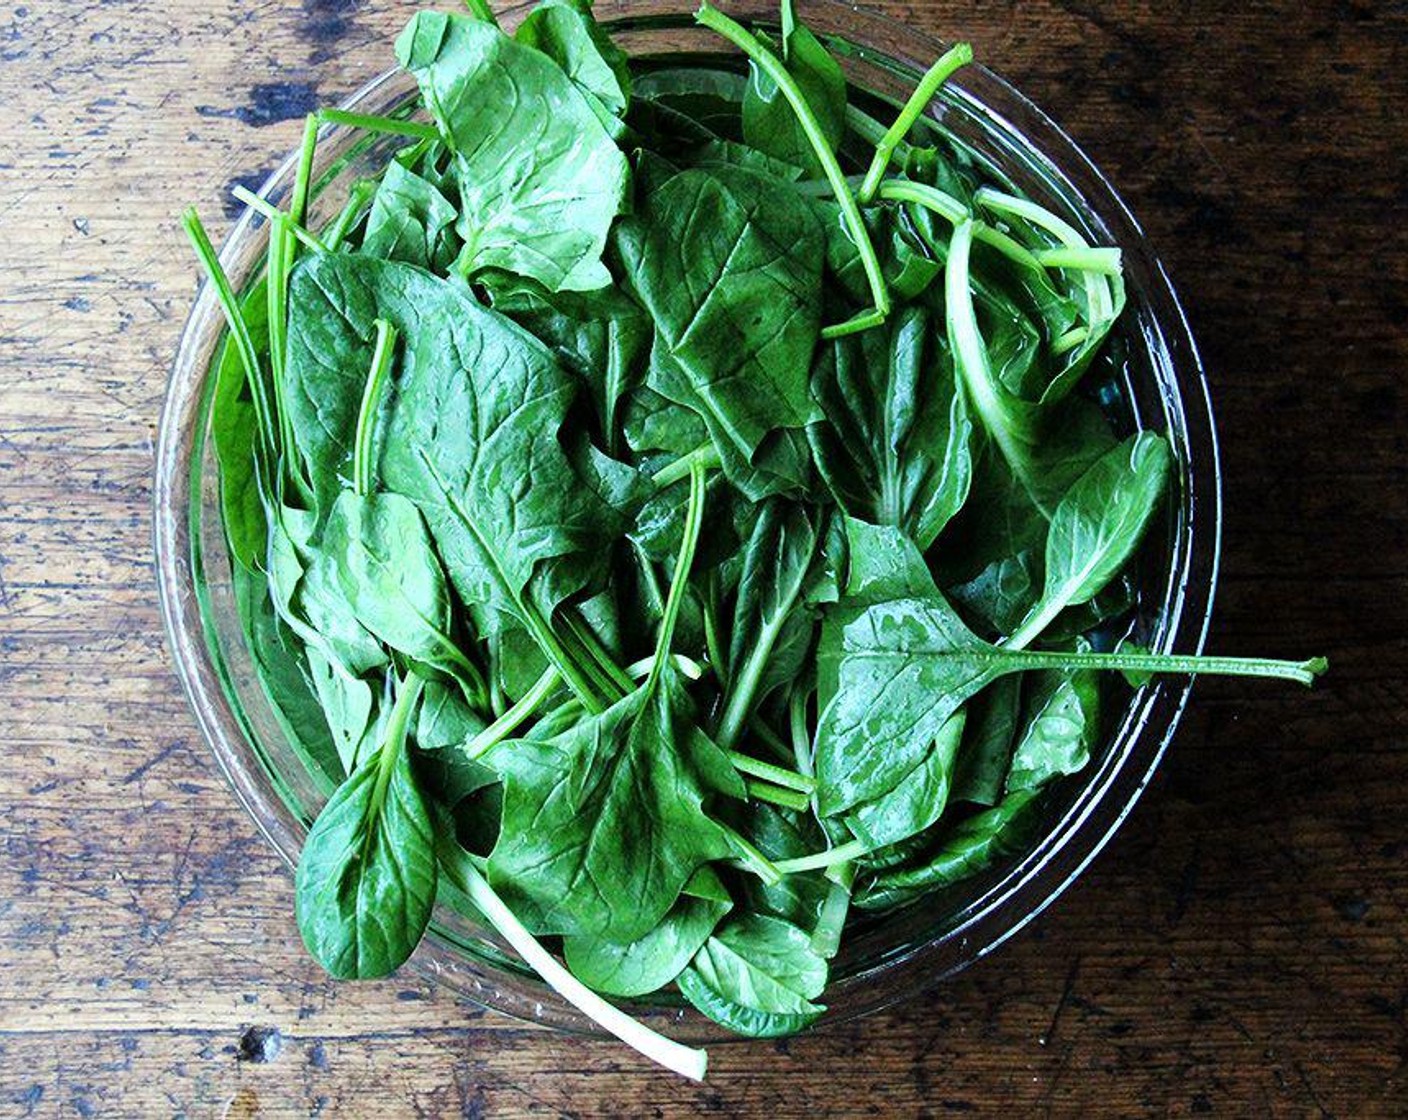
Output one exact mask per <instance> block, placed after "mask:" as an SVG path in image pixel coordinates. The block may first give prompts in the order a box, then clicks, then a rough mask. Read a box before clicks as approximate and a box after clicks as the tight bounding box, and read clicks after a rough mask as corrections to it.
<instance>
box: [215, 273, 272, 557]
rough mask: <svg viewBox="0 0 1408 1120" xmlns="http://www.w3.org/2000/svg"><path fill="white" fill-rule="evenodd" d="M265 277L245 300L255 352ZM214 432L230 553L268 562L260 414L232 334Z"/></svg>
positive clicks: (260, 347)
mask: <svg viewBox="0 0 1408 1120" xmlns="http://www.w3.org/2000/svg"><path fill="white" fill-rule="evenodd" d="M265 288H266V286H265V285H264V284H263V283H260V284H256V285H255V286H254V287H253V288H251V289H250V291H249V294H248V295H246V296H245V297H244V299H243V300H242V301H241V304H240V306H241V308H242V310H243V313H244V322H245V326H246V327H247V328H248V330H249V335H250V339H251V341H252V342H253V344H254V346H255V348H256V350H257V352H260V353H262V352H264V351H265V350H266V349H267V348H268V337H269V327H268V323H267V322H266V316H267V314H268V299H267V293H266V290H265ZM210 438H211V442H212V443H213V444H214V446H215V457H216V461H217V463H218V464H219V467H220V520H221V522H222V524H223V525H224V528H225V539H226V541H228V542H229V546H230V554H231V556H233V557H234V559H235V561H236V562H237V563H238V564H240V565H242V566H243V567H245V568H247V569H249V570H251V571H253V570H255V569H259V568H262V567H263V565H264V557H265V553H266V552H267V550H268V525H267V524H266V522H265V518H264V499H263V488H262V487H261V485H260V481H259V476H258V467H257V462H258V460H257V454H258V448H259V439H260V435H259V419H258V415H257V412H256V410H255V407H254V401H253V400H252V399H251V397H250V389H249V387H248V386H247V385H246V384H245V369H244V360H243V358H242V357H241V355H240V348H239V345H238V344H237V343H236V341H235V338H234V336H233V335H226V337H225V341H224V343H223V344H222V346H221V348H220V355H219V357H218V358H217V360H216V366H215V400H214V401H213V402H212V403H211V406H210Z"/></svg>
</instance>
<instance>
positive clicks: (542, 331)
mask: <svg viewBox="0 0 1408 1120" xmlns="http://www.w3.org/2000/svg"><path fill="white" fill-rule="evenodd" d="M491 291H492V293H493V305H494V310H495V311H498V312H500V313H502V314H504V315H507V316H508V317H509V318H510V319H512V320H513V321H514V322H515V323H517V324H518V325H519V326H521V327H523V328H524V329H526V330H527V331H529V332H530V333H531V334H533V335H534V336H535V337H537V338H538V339H540V340H541V341H542V342H544V343H546V344H547V346H548V348H549V349H551V350H552V352H553V356H554V357H555V358H557V360H558V362H559V363H561V365H562V367H563V368H564V369H566V370H568V371H570V372H571V373H573V374H575V375H576V376H577V377H578V378H580V379H581V381H582V383H583V384H584V385H585V386H586V387H587V390H588V392H589V393H590V394H591V400H592V404H593V405H594V407H595V411H596V420H597V426H598V428H599V430H600V431H601V432H602V437H603V447H604V448H605V450H606V451H607V452H608V453H609V454H611V455H618V454H620V453H621V451H622V424H623V422H624V421H623V411H624V408H625V406H626V404H627V400H628V395H629V394H630V392H631V391H632V390H633V389H635V388H636V387H637V386H638V385H639V384H640V382H641V381H642V380H643V379H644V376H645V367H646V365H647V363H648V362H649V358H650V348H651V344H652V342H653V340H654V334H655V328H654V325H653V324H652V323H651V321H650V316H649V315H647V314H646V313H645V311H644V309H643V308H641V306H640V305H639V304H638V303H636V302H635V301H634V300H633V299H631V298H630V297H629V296H628V295H626V294H625V293H624V292H622V291H620V290H619V289H617V288H603V289H601V290H600V291H596V292H549V291H547V290H546V289H545V288H543V287H542V286H541V285H538V284H534V283H532V282H531V281H519V282H518V283H516V284H503V283H500V282H497V281H496V282H494V283H493V284H492V286H491ZM702 438H703V437H702V434H700V435H694V436H692V437H689V436H687V437H685V438H684V441H683V446H681V447H680V448H679V451H680V453H681V454H683V453H684V451H686V450H690V449H693V448H694V447H697V446H698V445H699V443H700V442H701V440H702ZM691 440H692V441H691ZM658 446H662V447H663V446H669V445H668V444H660V445H658Z"/></svg>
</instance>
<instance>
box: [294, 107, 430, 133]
mask: <svg viewBox="0 0 1408 1120" xmlns="http://www.w3.org/2000/svg"><path fill="white" fill-rule="evenodd" d="M318 119H319V120H322V121H325V122H327V123H328V124H341V125H347V126H348V127H350V128H364V129H366V130H367V131H368V132H386V133H390V134H391V135H392V136H409V137H412V138H414V139H416V140H439V139H440V130H439V129H438V128H436V127H435V126H434V125H433V124H425V123H423V122H421V121H399V120H396V119H395V118H394V117H375V116H371V115H369V114H367V113H352V112H348V111H347V110H346V109H319V110H318Z"/></svg>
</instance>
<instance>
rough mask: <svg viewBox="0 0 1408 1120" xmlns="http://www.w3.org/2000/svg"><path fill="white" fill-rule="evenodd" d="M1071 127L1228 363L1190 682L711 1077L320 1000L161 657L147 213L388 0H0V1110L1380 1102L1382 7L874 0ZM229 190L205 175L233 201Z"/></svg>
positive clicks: (1157, 1108)
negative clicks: (1045, 839) (1041, 835)
mask: <svg viewBox="0 0 1408 1120" xmlns="http://www.w3.org/2000/svg"><path fill="white" fill-rule="evenodd" d="M885 6H886V7H887V8H889V10H891V11H892V12H893V13H894V14H896V15H898V16H900V17H902V18H905V19H909V20H912V21H913V22H914V23H915V25H917V26H923V27H925V28H926V29H930V30H932V31H935V32H937V33H940V34H943V35H946V36H948V37H950V38H956V37H959V36H962V37H970V38H972V40H973V41H974V42H975V44H976V46H977V49H978V52H979V55H980V57H981V58H983V59H985V60H989V61H990V62H991V63H992V64H993V65H994V66H996V67H997V68H998V69H999V70H1001V71H1003V72H1004V73H1005V74H1007V75H1008V76H1009V77H1010V78H1012V79H1014V80H1015V81H1016V82H1017V84H1018V85H1019V86H1020V87H1022V88H1023V89H1025V90H1026V91H1028V92H1029V93H1031V94H1032V95H1033V96H1035V98H1036V99H1037V100H1038V101H1040V102H1041V103H1042V104H1044V105H1045V106H1046V107H1047V108H1048V109H1049V110H1050V111H1051V112H1052V113H1053V114H1054V115H1055V116H1056V117H1057V119H1059V120H1061V121H1062V122H1063V123H1064V124H1065V125H1066V126H1067V127H1068V128H1069V129H1070V130H1071V131H1072V132H1073V133H1074V135H1075V136H1076V137H1077V138H1078V139H1079V140H1080V142H1081V143H1082V144H1084V145H1085V146H1086V148H1087V150H1089V151H1090V152H1091V153H1092V154H1093V155H1094V157H1095V158H1096V160H1097V161H1098V162H1099V163H1100V164H1101V165H1102V166H1103V167H1104V168H1105V170H1106V171H1107V172H1109V173H1110V174H1111V176H1112V177H1113V178H1114V180H1115V181H1116V182H1117V183H1118V184H1119V185H1120V186H1121V188H1122V189H1123V190H1124V192H1125V195H1126V197H1127V198H1128V199H1129V200H1130V202H1131V204H1132V205H1133V207H1134V208H1135V210H1136V211H1137V212H1138V213H1139V214H1140V215H1141V216H1142V217H1143V219H1144V221H1145V223H1146V224H1147V227H1148V229H1149V232H1150V234H1151V235H1152V237H1153V240H1154V242H1155V244H1156V245H1157V246H1158V247H1159V248H1160V250H1161V251H1162V253H1163V255H1164V257H1165V259H1166V261H1167V262H1168V264H1169V266H1170V269H1171V271H1172V273H1173V275H1174V277H1175V279H1176V281H1177V282H1178V284H1179V285H1180V288H1181V291H1182V293H1183V295H1184V297H1185V299H1186V302H1187V305H1188V309H1189V312H1190V315H1191V316H1192V319H1193V322H1194V325H1195V328H1196V330H1197V333H1198V335H1199V338H1200V339H1201V341H1202V344H1203V347H1204V350H1205V354H1206V357H1207V360H1208V364H1209V367H1210V369H1211V371H1212V379H1213V384H1214V387H1215V394H1216V403H1217V407H1218V415H1219V418H1220V423H1221V434H1222V440H1223V448H1224V451H1225V464H1226V474H1227V499H1228V500H1227V533H1226V546H1225V562H1224V568H1223V572H1224V574H1223V579H1222V590H1221V595H1220V602H1219V612H1218V619H1217V623H1216V626H1215V630H1214V634H1213V639H1212V646H1213V648H1215V649H1218V650H1221V651H1224V652H1242V653H1265V654H1272V655H1277V654H1279V655H1283V656H1302V655H1307V654H1311V653H1320V652H1325V653H1328V654H1330V656H1331V659H1332V661H1333V672H1332V674H1331V675H1330V677H1329V678H1328V679H1327V680H1326V681H1325V682H1324V685H1323V687H1321V688H1318V689H1317V690H1315V691H1313V692H1301V691H1299V690H1296V689H1294V688H1291V687H1289V686H1277V685H1274V684H1251V683H1247V684H1235V683H1234V684H1223V683H1214V682H1206V683H1204V684H1200V685H1199V686H1198V688H1197V690H1196V692H1195V701H1194V707H1193V711H1192V713H1191V715H1190V716H1189V718H1188V720H1187V721H1186V723H1185V725H1184V728H1183V730H1182V732H1181V734H1180V735H1179V738H1178V741H1177V743H1176V746H1175V749H1174V750H1173V752H1172V753H1171V755H1170V756H1169V758H1168V761H1167V763H1166V764H1165V766H1164V767H1163V770H1162V772H1161V774H1160V776H1159V778H1158V780H1157V781H1156V782H1155V783H1154V786H1153V788H1152V789H1151V790H1150V791H1149V792H1148V794H1147V795H1146V796H1145V799H1144V801H1143V802H1142V803H1141V804H1140V806H1139V809H1138V811H1137V812H1136V813H1135V814H1134V817H1133V819H1132V820H1131V821H1130V822H1129V824H1128V826H1127V827H1126V828H1125V830H1124V831H1123V832H1122V833H1121V834H1120V836H1119V838H1118V839H1117V840H1116V842H1115V843H1114V844H1113V845H1112V846H1111V848H1110V849H1109V850H1108V851H1107V852H1106V853H1105V855H1104V856H1103V857H1102V858H1101V859H1100V860H1099V861H1098V862H1097V864H1096V865H1095V867H1094V868H1093V869H1092V870H1091V871H1090V872H1089V873H1088V874H1087V875H1086V876H1085V878H1084V879H1083V880H1082V881H1081V882H1080V883H1079V884H1078V885H1077V886H1076V887H1075V888H1074V889H1073V890H1072V891H1070V893H1069V894H1068V895H1067V896H1066V897H1064V898H1063V899H1062V900H1061V901H1060V903H1059V904H1058V905H1057V906H1056V907H1055V908H1054V909H1053V910H1052V911H1051V912H1050V913H1049V914H1047V915H1046V916H1045V917H1043V918H1042V919H1041V920H1040V921H1038V922H1037V923H1036V924H1035V925H1034V926H1033V927H1031V928H1030V929H1028V930H1027V931H1026V932H1025V933H1023V934H1022V935H1020V936H1019V937H1018V938H1017V939H1016V940H1015V942H1014V943H1012V944H1011V945H1009V946H1008V947H1007V948H1005V949H1004V950H1002V951H1001V952H1000V953H999V954H998V955H997V956H996V957H994V958H991V959H989V960H988V961H986V962H984V963H982V964H981V965H979V966H977V967H975V968H973V969H971V970H970V971H969V972H968V973H967V974H965V975H964V976H962V977H961V978H960V979H958V980H957V981H955V982H953V983H950V984H948V985H947V986H945V987H943V988H942V989H941V990H939V991H937V992H935V993H933V994H932V995H929V996H927V997H925V998H922V999H920V1000H917V1001H915V1002H913V1003H911V1004H909V1005H908V1006H905V1007H903V1008H901V1009H899V1010H897V1011H895V1012H893V1013H890V1014H885V1015H881V1016H879V1017H876V1018H873V1019H870V1020H868V1021H865V1022H862V1023H857V1024H852V1025H846V1026H841V1027H838V1028H834V1029H831V1030H828V1031H824V1032H822V1033H820V1034H818V1035H816V1036H815V1037H810V1038H805V1039H800V1040H795V1041H792V1042H783V1043H778V1044H775V1045H774V1044H758V1045H745V1046H737V1047H731V1048H725V1049H721V1050H719V1051H717V1053H716V1054H715V1064H714V1073H713V1076H712V1078H711V1080H710V1081H709V1082H708V1083H707V1084H706V1085H704V1086H703V1087H696V1086H693V1085H690V1084H685V1083H682V1082H680V1081H676V1080H673V1079H670V1078H668V1077H666V1076H663V1075H659V1074H657V1073H655V1072H654V1071H652V1070H651V1069H649V1068H647V1066H646V1065H645V1063H644V1062H643V1061H641V1060H639V1059H637V1058H636V1057H635V1056H634V1055H633V1054H632V1053H630V1052H629V1051H626V1050H624V1049H623V1048H622V1047H620V1046H617V1045H611V1044H605V1043H586V1042H579V1041H575V1040H571V1039H565V1038H561V1037H553V1036H551V1035H549V1034H546V1033H543V1032H540V1031H537V1030H533V1029H529V1028H525V1027H522V1026H519V1025H516V1024H514V1023H512V1022H509V1021H507V1020H505V1019H502V1018H500V1017H498V1016H496V1015H494V1014H486V1013H484V1012H482V1011H479V1010H477V1009H476V1008H474V1007H472V1006H469V1005H467V1004H465V1003H461V1002H457V1001H456V1000H455V999H453V998H451V997H449V996H448V995H446V994H445V993H444V992H441V991H437V990H436V989H435V988H434V987H432V986H430V985H429V984H427V983H425V982H424V981H422V980H421V979H420V978H418V977H417V976H415V975H410V974H408V975H405V976H402V977H399V978H397V979H393V980H390V981H387V982H384V983H372V984H362V985H355V986H353V985H336V984H333V983H330V982H328V981H327V980H325V979H324V977H323V976H322V975H321V974H320V973H319V972H318V970H317V969H316V968H315V967H314V966H313V965H312V964H311V963H309V961H308V960H307V959H306V958H305V957H304V955H303V953H302V951H301V949H300V947H299V945H298V938H297V934H296V932H295V930H294V925H293V917H292V895H291V891H290V881H289V876H288V875H287V874H286V873H285V871H284V869H283V867H282V866H281V865H280V864H279V863H278V862H277V861H276V859H275V858H274V856H273V855H272V854H271V852H270V851H269V850H268V849H267V848H266V846H265V844H264V843H263V841H262V840H261V839H260V838H259V836H258V835H257V834H256V832H255V829H254V827H253V825H252V824H251V823H250V822H249V821H248V820H246V819H245V818H244V817H243V816H242V815H241V812H240V811H239V810H238V809H237V808H236V805H235V803H234V800H233V798H232V797H231V796H230V794H229V792H228V791H227V789H226V788H225V786H224V785H223V783H222V781H221V779H220V778H219V777H218V775H217V774H216V772H215V768H214V766H213V765H212V762H211V760H210V758H209V757H208V756H207V754H206V750H205V748H204V746H203V744H202V743H201V741H200V739H199V737H198V735H197V733H196V729H195V726H194V724H193V722H192V719H191V717H190V715H189V714H188V712H187V709H186V705H185V702H184V700H183V698H182V696H181V694H180V692H179V690H178V688H177V684H176V681H175V679H174V677H173V674H172V671H171V669H170V666H169V664H168V658H167V655H166V652H165V649H164V647H163V642H162V636H161V633H160V629H159V624H158V618H157V610H156V603H155V596H154V591H153V586H152V584H153V581H152V563H151V556H150V548H149V543H148V502H149V497H150V486H151V482H150V475H151V470H152V445H153V437H154V430H155V423H156V417H157V412H158V407H159V404H160V400H161V395H162V390H163V386H164V382H165V377H166V370H167V365H168V362H169V361H170V358H171V355H172V351H173V347H174V345H175V341H176V337H177V333H178V330H179V327H180V324H181V320H182V318H183V316H184V314H185V312H186V309H187V307H188V304H189V302H190V299H191V295H192V293H193V291H194V287H195V281H196V269H195V267H194V265H193V263H192V260H191V256H190V254H189V252H188V251H187V248H186V246H185V244H184V243H183V241H182V238H181V236H180V232H179V229H178V226H177V222H176V215H177V213H178V212H179V210H180V208H181V207H182V206H183V205H185V204H186V203H187V202H189V201H197V202H199V203H200V204H201V206H202V209H203V211H204V212H205V213H206V215H207V216H208V217H209V218H212V219H214V224H216V225H217V226H220V225H223V222H222V221H221V201H220V200H221V199H224V198H226V197H227V195H228V190H229V188H230V187H231V186H232V185H234V184H236V183H257V182H258V181H259V180H261V179H262V178H263V177H264V175H265V173H266V172H267V171H268V170H269V168H270V167H271V166H272V165H273V164H274V163H275V161H276V160H278V159H279V158H280V157H281V155H282V154H283V153H284V152H285V151H287V150H288V149H289V148H290V147H292V145H293V143H294V141H295V137H296V135H297V133H298V131H299V128H300V122H299V121H298V120H297V119H295V118H297V117H298V116H299V115H301V114H302V113H303V112H305V111H306V110H308V109H309V108H311V107H312V106H314V105H317V104H320V103H324V102H329V101H334V100H337V99H339V98H341V97H343V96H345V95H346V94H347V93H349V92H350V91H351V90H353V89H354V88H355V87H357V86H358V85H359V84H361V82H362V81H363V80H364V79H365V78H366V77H367V76H369V75H370V74H372V73H373V72H374V71H376V70H379V69H381V68H383V67H384V66H386V65H387V64H388V62H389V55H390V51H389V41H390V37H391V35H392V34H393V33H394V32H395V30H396V29H397V28H398V27H399V26H400V24H401V23H402V22H403V20H404V19H405V18H406V15H407V12H408V10H409V8H410V6H409V5H403V4H386V3H373V2H370V0H364V2H362V3H352V2H348V3H342V2H338V0H303V2H302V3H301V4H300V3H293V2H284V3H267V4H248V3H236V2H233V0H180V2H179V3H155V2H152V0H130V2H122V3H119V2H116V0H101V2H100V0H47V2H44V3H39V2H30V3H28V4H22V5H19V6H16V5H14V4H7V5H5V6H4V8H3V9H0V83H2V84H0V89H3V91H4V95H3V99H0V100H2V101H3V105H4V110H3V113H0V743H3V749H0V853H3V855H0V1115H3V1116H28V1115H33V1116H80V1117H88V1116H125V1115H130V1116H160V1115H181V1116H192V1117H196V1116H230V1117H251V1116H255V1115H259V1116H283V1115H304V1114H308V1115H315V1114H328V1115H331V1114H341V1115H347V1116H359V1115H361V1116H365V1115H386V1116H400V1115H412V1114H414V1115H424V1116H441V1115H456V1114H462V1115H464V1116H484V1115H517V1114H527V1113H534V1114H557V1113H561V1114H564V1115H582V1116H589V1115H600V1114H617V1115H632V1116H634V1115H664V1114H667V1113H669V1114H682V1113H686V1112H690V1111H694V1110H702V1111H710V1112H718V1113H723V1114H727V1115H737V1116H751V1115H757V1114H765V1115H769V1116H772V1117H784V1116H809V1117H817V1116H821V1115H826V1114H838V1115H839V1114H843V1113H852V1112H854V1113H858V1114H860V1113H872V1114H883V1115H890V1114H893V1115H921V1114H922V1115H932V1114H939V1113H946V1112H965V1111H979V1112H991V1113H1005V1114H1007V1115H1015V1116H1023V1115H1027V1114H1029V1113H1030V1112H1036V1111H1049V1112H1056V1113H1061V1114H1069V1113H1077V1112H1079V1113H1085V1114H1092V1113H1108V1114H1121V1115H1144V1114H1155V1113H1158V1114H1185V1113H1200V1112H1213V1113H1220V1114H1223V1115H1229V1116H1246V1115H1286V1116H1300V1115H1310V1116H1314V1115H1323V1116H1329V1115H1332V1114H1333V1115H1341V1116H1366V1115H1374V1114H1382V1115H1390V1114H1397V1115H1403V1114H1404V1110H1405V1108H1408V1103H1406V1102H1408V1098H1405V1091H1408V1085H1405V1065H1408V948H1406V947H1405V937H1408V922H1405V913H1404V911H1405V906H1408V873H1405V871H1404V861H1405V856H1408V827H1405V811H1408V752H1405V749H1404V739H1405V736H1406V735H1408V682H1406V681H1405V668H1408V659H1405V651H1406V650H1408V642H1406V641H1405V633H1408V585H1406V584H1405V573H1408V487H1405V481H1408V470H1405V467H1408V457H1406V456H1405V432H1408V411H1405V410H1408V381H1405V377H1406V376H1408V373H1406V372H1405V371H1408V343H1405V328H1408V239H1405V237H1404V232H1403V230H1404V222H1405V219H1408V155H1405V153H1408V130H1405V127H1404V123H1403V122H1404V114H1405V113H1408V99H1405V97H1404V94H1405V92H1408V13H1405V8H1404V5H1402V4H1390V3H1373V2H1371V0H1340V2H1333V3H1332V2H1330V0H1303V2H1290V0H1287V2H1283V3H1275V4H1273V3H1252V4H1246V5H1224V4H1221V3H1214V2H1211V0H1187V2H1184V3H1180V4H1154V3H1144V2H1140V3H1129V4H1113V3H1109V4H1101V3H1094V2H1089V0H1067V2H1064V3H1052V2H1046V0H1028V2H1023V3H1017V2H1013V0H1008V2H1005V3H996V4H987V5H976V4H962V5H960V4H944V3H932V2H928V3H920V4H913V5H910V4H905V3H899V2H895V3H889V4H887V5H885ZM232 212H233V211H232V209H231V208H230V207H229V206H228V205H226V208H225V211H224V215H225V218H228V217H229V215H230V214H231V213H232Z"/></svg>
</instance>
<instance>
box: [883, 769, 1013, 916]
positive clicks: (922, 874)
mask: <svg viewBox="0 0 1408 1120" xmlns="http://www.w3.org/2000/svg"><path fill="white" fill-rule="evenodd" d="M1038 806H1039V802H1038V801H1037V795H1036V794H1034V793H1031V792H1021V793H1012V794H1008V795H1007V796H1006V797H1005V798H1003V800H1002V803H1001V804H1000V805H998V806H997V807H996V808H993V809H989V810H987V811H986V812H983V813H978V814H977V815H976V816H972V817H969V818H968V819H967V820H965V821H963V822H962V823H961V824H958V825H955V826H954V827H953V828H952V829H950V830H949V831H948V833H947V834H946V835H945V836H944V837H943V838H942V839H941V840H940V841H939V842H938V845H937V847H936V848H935V849H934V850H933V851H932V852H931V853H930V854H929V855H928V856H927V857H925V858H924V859H922V860H921V861H920V862H919V863H918V864H917V865H914V866H909V867H901V868H895V869H891V870H888V871H884V872H881V873H880V874H879V875H877V876H875V878H874V879H872V880H871V881H869V882H868V883H866V884H865V885H863V886H862V887H861V888H860V890H859V891H858V892H857V893H856V895H855V902H856V905H857V906H860V907H861V908H862V909H866V910H888V909H891V908H893V907H895V906H901V905H903V904H904V903H906V902H911V901H913V900H914V899H915V898H917V897H919V896H920V895H923V894H926V893H927V892H929V891H932V890H937V889H938V888H940V887H946V886H951V885H953V884H954V883H958V882H962V881H963V880H964V879H969V878H972V877H973V876H974V875H978V874H981V873H982V872H984V871H987V870H989V869H990V868H992V867H994V866H996V865H997V863H998V862H999V861H1000V860H1002V859H1003V858H1005V857H1007V856H1010V855H1013V854H1014V853H1016V852H1019V851H1021V850H1022V849H1023V848H1024V847H1026V845H1027V844H1028V843H1030V842H1031V839H1032V833H1033V831H1034V829H1035V826H1036V824H1037V822H1038V820H1039V814H1038V813H1037V811H1036V810H1037V808H1038Z"/></svg>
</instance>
